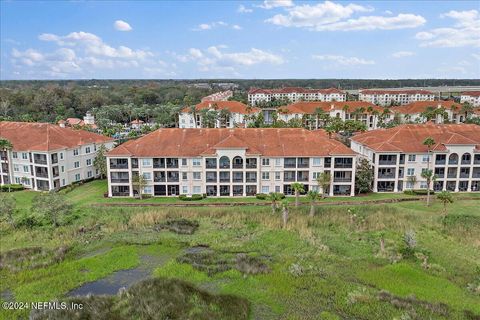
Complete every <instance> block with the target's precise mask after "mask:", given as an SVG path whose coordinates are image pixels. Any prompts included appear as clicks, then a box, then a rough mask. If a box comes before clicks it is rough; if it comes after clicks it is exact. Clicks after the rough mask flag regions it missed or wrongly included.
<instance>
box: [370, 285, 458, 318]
mask: <svg viewBox="0 0 480 320" xmlns="http://www.w3.org/2000/svg"><path fill="white" fill-rule="evenodd" d="M377 297H378V300H380V301H386V302H389V303H390V304H392V305H393V306H394V307H396V308H398V309H404V310H407V311H410V312H411V313H412V314H415V309H414V307H422V308H424V309H426V310H429V311H430V312H432V313H435V314H437V315H441V316H443V317H447V318H448V315H449V307H448V306H447V305H446V304H444V303H430V302H427V301H422V300H418V299H417V298H416V297H415V296H408V297H405V298H402V297H399V296H395V295H393V294H391V293H390V292H388V291H385V290H382V291H380V292H379V293H378V295H377Z"/></svg>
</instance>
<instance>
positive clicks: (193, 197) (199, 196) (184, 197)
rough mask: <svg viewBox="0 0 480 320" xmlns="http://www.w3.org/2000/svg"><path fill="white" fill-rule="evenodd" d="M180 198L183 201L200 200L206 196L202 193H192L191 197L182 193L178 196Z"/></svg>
mask: <svg viewBox="0 0 480 320" xmlns="http://www.w3.org/2000/svg"><path fill="white" fill-rule="evenodd" d="M178 199H180V200H182V201H198V200H202V199H204V196H203V195H202V194H192V195H191V196H190V197H189V196H187V195H185V194H181V195H179V196H178Z"/></svg>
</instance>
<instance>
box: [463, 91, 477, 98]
mask: <svg viewBox="0 0 480 320" xmlns="http://www.w3.org/2000/svg"><path fill="white" fill-rule="evenodd" d="M462 96H472V97H480V91H465V92H462Z"/></svg>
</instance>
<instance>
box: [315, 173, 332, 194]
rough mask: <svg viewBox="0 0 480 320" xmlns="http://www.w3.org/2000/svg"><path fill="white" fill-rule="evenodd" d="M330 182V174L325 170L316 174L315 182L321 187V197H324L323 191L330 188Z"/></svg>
mask: <svg viewBox="0 0 480 320" xmlns="http://www.w3.org/2000/svg"><path fill="white" fill-rule="evenodd" d="M331 183H332V175H331V174H330V172H328V171H325V172H322V173H320V174H319V175H318V176H317V184H318V185H319V186H320V187H322V198H325V193H326V191H327V190H328V189H329V188H330V184H331Z"/></svg>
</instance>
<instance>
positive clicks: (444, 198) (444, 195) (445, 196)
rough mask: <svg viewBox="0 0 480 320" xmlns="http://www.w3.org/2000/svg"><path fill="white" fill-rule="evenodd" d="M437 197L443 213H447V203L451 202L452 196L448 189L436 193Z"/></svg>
mask: <svg viewBox="0 0 480 320" xmlns="http://www.w3.org/2000/svg"><path fill="white" fill-rule="evenodd" d="M437 199H438V200H440V201H441V202H442V203H443V213H444V214H445V215H447V204H449V203H453V196H452V194H451V193H450V192H448V191H442V192H440V193H439V194H438V195H437Z"/></svg>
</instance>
